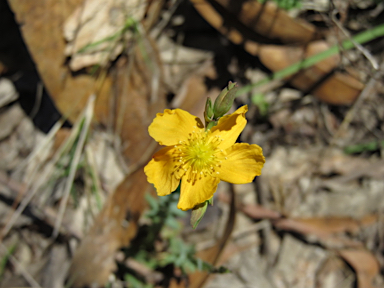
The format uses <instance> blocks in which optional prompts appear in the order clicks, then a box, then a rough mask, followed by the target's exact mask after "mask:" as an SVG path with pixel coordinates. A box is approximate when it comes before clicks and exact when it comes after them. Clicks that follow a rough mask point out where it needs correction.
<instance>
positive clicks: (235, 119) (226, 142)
mask: <svg viewBox="0 0 384 288" xmlns="http://www.w3.org/2000/svg"><path fill="white" fill-rule="evenodd" d="M247 111H248V106H247V105H244V106H242V107H240V108H239V109H237V110H236V111H235V112H234V113H232V114H230V115H227V116H224V117H221V118H220V120H219V122H218V123H217V125H216V126H215V127H213V128H212V129H211V132H212V136H213V137H216V136H219V138H221V139H222V142H221V144H220V145H219V147H220V148H221V149H227V148H229V147H231V146H232V145H233V144H234V143H235V142H236V139H237V138H238V137H239V135H240V133H241V131H243V129H244V127H245V125H246V124H247V119H245V113H246V112H247Z"/></svg>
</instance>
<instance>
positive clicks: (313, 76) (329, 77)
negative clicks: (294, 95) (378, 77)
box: [259, 41, 364, 105]
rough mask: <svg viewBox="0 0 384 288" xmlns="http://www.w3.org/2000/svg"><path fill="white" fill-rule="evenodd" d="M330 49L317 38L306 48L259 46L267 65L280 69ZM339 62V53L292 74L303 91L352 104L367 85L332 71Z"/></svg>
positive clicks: (332, 100)
mask: <svg viewBox="0 0 384 288" xmlns="http://www.w3.org/2000/svg"><path fill="white" fill-rule="evenodd" d="M329 48H330V46H329V45H328V44H327V43H326V42H325V41H314V42H311V43H310V44H308V45H307V46H305V47H304V46H295V47H285V46H275V45H263V46H260V47H259V57H260V60H261V62H262V63H263V64H264V65H265V66H267V67H268V68H269V69H271V70H272V71H273V72H276V71H280V70H282V69H284V68H287V67H288V66H290V65H292V64H294V63H296V62H299V61H301V60H303V59H305V58H308V57H310V56H313V55H316V54H318V53H320V52H323V51H325V50H327V49H329ZM339 63H340V57H339V55H333V56H331V57H328V58H326V59H324V60H322V61H320V62H319V63H317V64H315V65H313V66H311V67H309V68H307V69H304V70H302V71H300V72H298V73H297V74H295V75H294V76H293V77H289V80H290V82H291V83H292V85H293V86H295V87H297V88H299V89H300V90H301V91H304V92H310V93H311V94H313V95H315V96H316V97H318V98H319V99H320V100H322V101H324V102H326V103H329V104H334V105H348V104H352V103H353V102H354V101H355V100H356V98H357V97H358V96H359V95H360V93H361V91H362V90H363V88H364V84H363V83H361V82H360V81H358V80H357V79H356V78H355V77H353V76H352V75H348V74H343V73H341V72H334V73H333V74H330V73H331V72H332V71H333V69H335V68H336V67H337V66H338V65H339Z"/></svg>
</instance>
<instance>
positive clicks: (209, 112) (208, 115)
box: [204, 97, 214, 124]
mask: <svg viewBox="0 0 384 288" xmlns="http://www.w3.org/2000/svg"><path fill="white" fill-rule="evenodd" d="M213 115H214V113H213V106H212V100H211V98H209V97H208V98H207V101H206V102H205V111H204V120H205V123H206V124H207V123H209V122H211V121H212V120H213Z"/></svg>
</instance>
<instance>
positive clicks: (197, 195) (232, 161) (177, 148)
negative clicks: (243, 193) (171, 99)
mask: <svg viewBox="0 0 384 288" xmlns="http://www.w3.org/2000/svg"><path fill="white" fill-rule="evenodd" d="M247 111H248V107H247V106H243V107H241V108H239V109H237V111H236V112H234V113H233V114H230V115H227V116H224V117H222V118H220V120H219V122H218V124H217V125H216V126H214V127H213V128H212V129H211V130H207V131H206V130H205V128H204V125H203V123H202V122H201V121H200V119H199V118H198V117H196V116H193V115H191V114H189V113H188V112H186V111H184V110H181V109H175V110H169V109H166V110H165V111H164V113H158V114H157V115H156V118H155V119H154V120H153V122H152V124H151V125H150V126H149V128H148V131H149V134H150V135H151V136H152V138H154V139H155V140H156V141H157V142H158V143H159V144H160V145H165V146H167V147H165V148H163V149H161V150H159V151H158V152H157V153H155V155H153V158H152V160H151V161H150V162H149V163H148V164H147V166H145V168H144V171H145V174H146V175H147V178H148V182H150V183H152V184H154V185H155V187H156V190H157V194H158V195H159V196H165V195H168V194H170V193H172V192H173V191H175V190H176V188H177V187H178V185H179V183H180V180H181V190H180V199H179V203H178V205H177V207H178V208H179V209H181V210H189V209H192V208H193V207H195V206H196V205H198V204H201V203H203V202H205V201H206V200H209V199H210V198H211V197H212V196H213V194H214V193H215V191H216V188H217V185H218V184H219V182H220V180H222V181H226V182H230V183H234V184H244V183H249V182H252V180H253V179H254V178H255V176H257V175H260V174H261V169H262V168H263V165H264V162H265V159H264V156H263V153H262V149H261V148H260V147H259V146H258V145H255V144H253V145H249V144H246V143H235V142H236V139H237V137H238V136H239V135H240V133H241V131H243V129H244V127H245V124H246V123H247V120H246V119H245V113H246V112H247Z"/></svg>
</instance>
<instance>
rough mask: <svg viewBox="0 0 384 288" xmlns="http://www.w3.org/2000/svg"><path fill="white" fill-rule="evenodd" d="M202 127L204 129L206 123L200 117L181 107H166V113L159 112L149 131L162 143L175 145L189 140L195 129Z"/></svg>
mask: <svg viewBox="0 0 384 288" xmlns="http://www.w3.org/2000/svg"><path fill="white" fill-rule="evenodd" d="M200 129H204V125H203V123H201V121H200V119H199V118H198V117H196V116H193V115H191V114H189V113H188V112H187V111H184V110H181V109H174V110H169V109H166V110H164V113H157V115H156V118H155V119H154V120H153V122H152V124H151V125H149V128H148V131H149V135H151V137H152V138H153V139H155V140H156V141H157V142H159V144H160V145H166V146H173V145H176V144H178V143H179V141H182V140H187V139H188V136H189V134H190V133H192V131H193V130H195V131H197V130H200Z"/></svg>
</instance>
